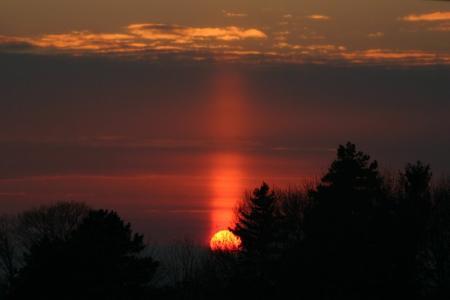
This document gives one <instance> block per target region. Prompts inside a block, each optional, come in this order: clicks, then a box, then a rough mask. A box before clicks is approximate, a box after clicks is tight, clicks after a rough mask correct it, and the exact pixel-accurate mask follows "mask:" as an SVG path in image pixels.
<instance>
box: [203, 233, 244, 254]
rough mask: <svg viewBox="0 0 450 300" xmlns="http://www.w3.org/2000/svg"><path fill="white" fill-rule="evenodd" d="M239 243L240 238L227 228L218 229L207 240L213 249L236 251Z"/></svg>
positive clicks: (239, 247)
mask: <svg viewBox="0 0 450 300" xmlns="http://www.w3.org/2000/svg"><path fill="white" fill-rule="evenodd" d="M241 244H242V242H241V239H240V238H239V237H238V236H236V235H235V234H234V233H232V232H231V231H229V230H221V231H218V232H217V233H215V234H214V235H213V237H212V238H211V241H210V242H209V246H210V247H211V250H213V251H238V250H240V249H241Z"/></svg>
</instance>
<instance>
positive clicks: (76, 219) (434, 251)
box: [0, 143, 450, 299]
mask: <svg viewBox="0 0 450 300" xmlns="http://www.w3.org/2000/svg"><path fill="white" fill-rule="evenodd" d="M236 214H237V215H236V219H237V222H236V224H234V225H233V226H232V227H231V228H230V230H231V231H232V232H233V233H234V234H236V235H237V236H239V237H240V238H241V240H242V249H240V251H236V252H212V251H208V250H206V249H204V250H199V249H198V248H197V247H195V246H194V245H193V244H191V243H189V242H185V243H180V244H177V245H175V246H173V247H170V248H169V249H168V250H167V251H166V253H165V255H166V259H164V260H163V259H161V260H160V261H159V262H157V261H156V259H155V257H154V255H148V253H149V252H148V251H147V250H146V245H145V244H144V242H143V236H142V235H139V234H135V233H133V232H132V230H131V227H130V224H129V223H125V222H124V221H123V220H122V219H121V218H120V217H119V216H118V215H117V214H116V213H115V212H111V211H106V210H93V209H91V208H89V207H87V206H86V205H84V204H79V203H59V204H56V205H52V206H42V207H39V208H35V209H32V210H29V211H26V212H23V213H21V214H19V215H17V216H14V217H6V216H5V217H3V218H1V219H0V267H1V275H2V278H1V279H2V280H1V283H2V294H1V296H2V297H4V298H6V299H152V298H157V299H209V298H215V299H227V298H250V299H268V298H269V299H271V298H288V299H291V298H294V299H300V298H301V299H390V298H396V299H398V298H407V299H449V298H450V181H449V180H442V181H439V182H437V181H436V180H434V181H432V173H431V170H430V167H429V166H428V165H426V164H423V163H421V162H416V163H413V164H408V165H407V166H406V167H405V169H404V170H402V171H401V172H399V173H398V174H395V175H389V176H388V175H382V174H381V173H380V171H379V168H378V164H377V162H376V161H373V160H371V159H370V157H369V156H368V155H366V154H364V153H362V152H360V151H358V150H357V149H356V147H355V145H353V144H351V143H347V144H346V145H343V146H339V148H338V151H337V157H336V159H335V160H334V161H333V162H332V164H331V165H330V167H329V169H328V171H327V172H326V174H325V175H324V176H323V177H322V179H321V181H320V182H318V183H317V184H311V185H310V186H308V187H305V188H302V189H287V190H274V189H272V188H270V187H269V186H268V185H267V184H265V183H264V184H262V185H261V186H260V187H259V188H257V189H255V190H254V191H253V192H252V193H248V194H247V195H246V197H245V198H244V199H243V200H242V202H241V203H240V205H239V207H238V209H237V212H236Z"/></svg>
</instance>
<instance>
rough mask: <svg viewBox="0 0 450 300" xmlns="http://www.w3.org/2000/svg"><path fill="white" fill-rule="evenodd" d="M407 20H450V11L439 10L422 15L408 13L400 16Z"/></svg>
mask: <svg viewBox="0 0 450 300" xmlns="http://www.w3.org/2000/svg"><path fill="white" fill-rule="evenodd" d="M400 20H402V21H406V22H436V21H450V11H442V12H441V11H437V12H432V13H427V14H420V15H415V14H411V15H407V16H404V17H402V18H400Z"/></svg>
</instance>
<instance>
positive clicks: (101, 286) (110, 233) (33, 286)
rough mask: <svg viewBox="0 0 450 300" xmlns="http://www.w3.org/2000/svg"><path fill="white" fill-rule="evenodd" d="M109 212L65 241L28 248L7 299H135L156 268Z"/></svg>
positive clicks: (98, 213) (139, 241) (96, 214)
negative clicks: (24, 261) (9, 297)
mask: <svg viewBox="0 0 450 300" xmlns="http://www.w3.org/2000/svg"><path fill="white" fill-rule="evenodd" d="M144 248H145V245H144V243H143V236H142V235H139V234H133V233H132V231H131V227H130V224H129V223H128V224H125V223H124V222H123V221H122V220H121V219H120V217H119V216H118V215H117V214H116V213H115V212H110V211H106V210H94V211H91V212H89V214H88V215H87V217H86V218H85V219H84V220H83V222H82V223H81V224H80V225H79V227H78V228H77V229H75V230H74V231H73V232H72V234H71V235H70V237H68V238H67V239H65V240H63V239H60V238H59V239H49V238H48V237H44V238H43V239H42V240H40V241H38V242H36V243H34V245H33V246H32V247H31V251H30V253H29V255H28V256H27V257H26V265H25V267H24V268H23V269H22V270H21V271H20V273H19V276H18V278H17V280H16V282H15V285H14V288H13V292H12V297H11V298H12V299H31V298H38V299H61V298H64V299H139V298H140V297H141V296H142V295H143V293H144V289H145V287H146V286H147V285H148V284H149V282H150V280H151V278H152V276H153V274H154V272H155V269H156V267H157V263H156V262H155V261H154V260H153V259H152V258H151V257H144V256H141V253H142V251H143V250H144Z"/></svg>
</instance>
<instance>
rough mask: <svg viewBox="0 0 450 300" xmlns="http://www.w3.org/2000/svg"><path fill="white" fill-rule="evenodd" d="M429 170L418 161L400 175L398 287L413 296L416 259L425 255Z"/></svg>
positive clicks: (428, 210) (429, 194) (429, 212)
mask: <svg viewBox="0 0 450 300" xmlns="http://www.w3.org/2000/svg"><path fill="white" fill-rule="evenodd" d="M431 178H432V173H431V171H430V166H428V165H424V164H422V163H421V162H420V161H418V162H416V163H415V164H407V165H406V167H405V171H404V172H403V173H401V174H400V182H401V187H400V188H401V191H400V193H401V194H400V203H399V229H400V233H399V240H398V242H399V244H398V246H399V248H398V251H399V254H398V256H399V259H398V263H399V272H400V273H399V274H398V278H399V283H398V284H399V285H401V286H402V287H403V289H405V290H407V291H409V292H410V293H415V292H416V293H417V291H415V290H417V289H418V282H417V280H418V278H417V273H418V270H417V268H418V267H419V263H420V262H419V261H418V256H419V255H420V254H421V252H424V251H426V234H427V231H428V226H429V221H430V214H431V207H432V203H431V186H430V184H431Z"/></svg>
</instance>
